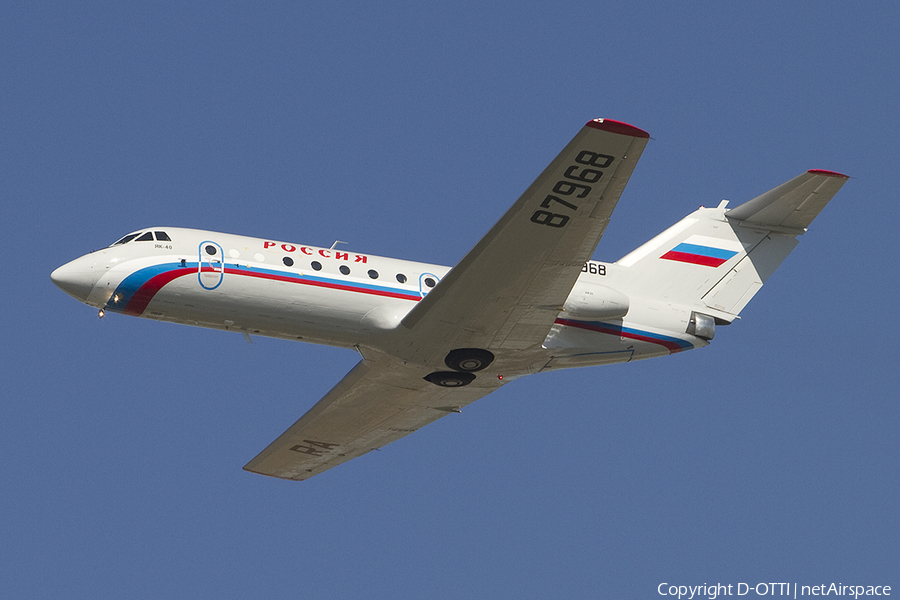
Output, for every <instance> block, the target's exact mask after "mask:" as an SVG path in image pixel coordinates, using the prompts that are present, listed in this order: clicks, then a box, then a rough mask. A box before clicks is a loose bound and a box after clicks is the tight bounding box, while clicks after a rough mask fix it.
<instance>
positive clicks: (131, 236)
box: [112, 233, 140, 246]
mask: <svg viewBox="0 0 900 600" xmlns="http://www.w3.org/2000/svg"><path fill="white" fill-rule="evenodd" d="M139 235H140V233H129V234H128V235H126V236H125V237H123V238H122V239H121V240H119V241H118V242H114V243H113V244H112V245H113V246H118V245H119V244H127V243H128V242H130V241H131V240H133V239H134V238H136V237H137V236H139Z"/></svg>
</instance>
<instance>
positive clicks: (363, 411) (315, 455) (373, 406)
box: [244, 354, 506, 481]
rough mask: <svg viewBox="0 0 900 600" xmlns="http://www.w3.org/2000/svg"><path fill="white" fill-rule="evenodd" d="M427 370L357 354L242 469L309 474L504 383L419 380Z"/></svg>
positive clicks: (286, 476) (494, 380)
mask: <svg viewBox="0 0 900 600" xmlns="http://www.w3.org/2000/svg"><path fill="white" fill-rule="evenodd" d="M427 373H428V369H427V368H425V367H423V366H416V365H411V364H404V363H403V362H402V361H399V360H397V359H393V358H391V357H389V356H386V355H380V354H379V355H373V356H369V357H367V358H366V359H363V360H362V361H361V362H360V363H359V364H357V365H356V366H355V367H354V368H353V369H352V370H351V371H350V372H349V373H347V375H346V376H345V377H344V378H343V379H342V380H341V381H340V382H339V383H338V384H337V385H336V386H334V387H333V388H332V389H331V391H329V392H328V393H327V394H326V395H325V397H323V398H322V399H321V400H319V402H317V403H316V404H315V405H314V406H313V407H312V408H311V409H310V410H309V411H307V413H306V414H305V415H303V416H302V417H300V419H299V420H298V421H297V422H296V423H294V424H293V425H292V426H291V427H290V428H289V429H288V430H287V431H285V432H284V433H283V434H281V435H280V436H279V437H278V438H277V439H276V440H275V441H274V442H272V443H271V444H269V446H268V447H267V448H266V449H265V450H263V451H262V452H260V453H259V455H258V456H256V458H254V459H253V460H251V461H250V462H249V463H247V464H246V465H245V466H244V469H246V470H248V471H252V472H254V473H260V474H262V475H270V476H272V477H280V478H283V479H294V480H298V481H299V480H303V479H308V478H310V477H312V476H313V475H317V474H318V473H321V472H322V471H326V470H328V469H330V468H332V467H335V466H337V465H339V464H341V463H343V462H346V461H348V460H350V459H352V458H356V457H358V456H362V455H363V454H366V453H367V452H369V451H370V450H376V449H378V448H380V447H381V446H384V445H385V444H389V443H390V442H393V441H395V440H398V439H400V438H402V437H404V436H406V435H409V434H410V433H412V432H414V431H416V430H417V429H419V428H421V427H424V426H425V425H428V424H429V423H431V422H433V421H436V420H438V419H440V418H441V417H444V416H446V415H448V414H450V413H452V412H458V411H459V409H460V408H462V407H463V406H466V405H467V404H470V403H471V402H474V401H475V400H478V399H479V398H481V397H482V396H485V395H487V394H489V393H491V392H492V391H494V390H495V389H497V388H499V387H500V386H501V385H503V384H504V383H506V382H505V381H500V380H498V379H497V378H493V377H491V378H478V380H476V381H474V382H473V383H471V384H470V385H467V386H465V387H457V388H445V387H439V386H436V385H434V384H433V383H429V382H428V381H425V380H424V379H423V377H424V376H425V375H426V374H427Z"/></svg>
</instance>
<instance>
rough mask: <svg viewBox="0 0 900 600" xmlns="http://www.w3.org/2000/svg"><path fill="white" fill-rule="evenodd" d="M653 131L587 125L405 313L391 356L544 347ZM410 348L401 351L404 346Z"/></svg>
mask: <svg viewBox="0 0 900 600" xmlns="http://www.w3.org/2000/svg"><path fill="white" fill-rule="evenodd" d="M649 137H650V136H649V134H648V133H646V132H645V131H642V130H640V129H638V128H636V127H633V126H631V125H628V124H625V123H620V122H618V121H612V120H609V119H606V120H604V119H596V120H593V121H590V122H588V123H587V124H586V125H585V126H584V127H583V128H582V129H581V131H580V132H579V133H578V135H576V136H575V138H574V139H573V140H572V141H571V142H570V143H569V144H568V145H567V146H566V147H565V149H564V150H563V151H562V152H561V153H560V154H559V156H557V157H556V159H555V160H554V161H553V162H552V163H550V166H548V167H547V168H546V169H545V170H544V172H543V173H541V175H540V176H539V177H538V178H537V180H536V181H535V182H534V183H532V184H531V186H530V187H529V188H528V189H527V190H526V191H525V193H524V194H522V196H521V197H520V198H519V199H518V200H517V201H516V203H515V204H513V206H512V208H510V209H509V210H508V211H507V212H506V214H504V215H503V217H502V218H501V219H500V221H498V222H497V224H496V225H494V226H493V227H492V228H491V229H490V231H488V232H487V234H486V235H485V236H484V237H483V238H482V239H481V241H479V242H478V243H477V244H476V245H475V247H474V248H472V250H471V251H469V253H468V254H466V256H465V257H464V258H463V259H462V260H461V261H460V262H459V264H457V265H456V266H455V267H453V269H452V270H451V271H450V272H449V273H447V275H446V276H445V277H444V278H443V279H442V280H441V281H440V282H439V283H438V285H437V286H435V288H434V289H433V290H431V292H429V293H428V295H427V296H425V298H424V299H423V300H422V301H421V302H419V304H418V305H416V306H415V307H414V308H413V309H412V310H411V311H410V312H409V314H408V315H406V317H405V318H404V319H403V321H402V325H403V327H405V328H406V329H408V330H409V335H405V336H398V347H395V348H392V349H391V350H392V353H396V354H398V355H399V356H403V357H405V358H409V359H413V358H414V359H415V360H416V361H427V362H431V363H432V364H436V363H439V362H440V361H442V360H443V358H444V355H445V354H446V352H447V350H448V349H452V348H460V347H471V348H489V349H492V350H496V349H502V350H518V349H526V348H533V347H535V346H539V345H540V344H541V343H542V342H543V341H544V339H545V338H546V336H547V333H548V332H549V331H550V328H551V326H552V325H553V322H554V321H555V320H556V317H557V315H558V313H559V311H560V309H561V308H562V306H563V304H564V303H565V301H566V298H567V297H568V296H569V293H570V292H571V290H572V287H573V286H574V285H575V281H576V280H577V278H578V275H579V274H580V273H581V270H582V267H583V266H584V263H585V262H586V261H587V260H588V259H589V258H590V257H591V254H593V252H594V249H595V248H596V247H597V243H598V242H599V241H600V236H602V235H603V231H604V230H605V229H606V225H607V223H609V218H610V215H611V214H612V211H613V209H614V208H615V206H616V203H617V202H618V200H619V196H620V195H621V194H622V190H623V189H624V188H625V184H626V183H628V179H629V177H630V176H631V173H632V171H633V170H634V167H635V165H636V164H637V161H638V158H640V156H641V152H642V151H643V150H644V147H645V146H646V145H647V141H648V139H649ZM401 346H402V347H401Z"/></svg>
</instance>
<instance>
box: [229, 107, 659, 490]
mask: <svg viewBox="0 0 900 600" xmlns="http://www.w3.org/2000/svg"><path fill="white" fill-rule="evenodd" d="M648 138H649V135H648V134H647V133H646V132H644V131H642V130H640V129H637V128H636V127H632V126H631V125H627V124H625V123H620V122H617V121H611V120H602V119H597V120H594V121H590V122H589V123H587V125H585V126H584V127H583V128H582V130H581V131H580V132H579V133H578V135H576V136H575V138H574V139H573V140H572V141H571V142H570V143H569V144H568V145H567V146H566V148H565V149H564V150H563V151H562V153H560V155H559V156H557V157H556V159H555V160H554V161H553V162H552V163H551V164H550V166H549V167H547V168H546V169H545V170H544V172H543V173H542V174H541V175H540V177H538V178H537V180H536V181H535V182H534V183H533V184H531V186H530V187H529V188H528V189H527V190H526V191H525V193H524V194H523V195H522V196H521V197H520V198H519V199H518V200H517V201H516V203H515V204H514V205H513V206H512V208H510V209H509V210H508V211H507V212H506V214H505V215H503V217H502V218H501V219H500V221H499V222H498V223H497V224H496V225H494V227H493V228H491V230H490V231H488V233H487V234H486V235H485V236H484V237H483V238H482V239H481V241H480V242H478V244H476V245H475V247H474V248H473V249H472V250H471V251H470V252H469V253H468V254H467V255H466V256H465V257H464V258H463V259H462V260H461V261H460V263H459V264H458V265H457V266H456V267H454V268H453V269H452V270H451V271H450V272H449V273H448V274H447V275H446V276H445V277H444V278H443V279H442V280H441V281H440V282H439V283H438V285H437V286H435V288H434V289H433V290H432V291H431V292H429V293H428V295H427V296H426V297H425V298H424V299H423V300H422V301H421V302H419V304H418V305H416V306H415V307H414V308H413V309H412V311H410V313H409V314H408V315H407V316H406V317H405V318H404V319H403V321H402V326H401V327H399V328H398V329H397V330H396V331H395V332H394V335H391V336H390V337H389V338H388V341H386V342H385V343H384V344H381V343H380V344H379V345H380V348H379V349H380V350H381V351H382V352H378V353H372V354H371V356H370V355H368V354H365V355H364V356H365V358H364V359H363V361H362V362H360V363H359V364H358V365H357V366H356V367H355V368H354V369H353V370H352V371H350V373H348V374H347V375H346V376H345V377H344V379H343V380H341V381H340V382H339V383H338V384H337V385H336V386H335V387H334V388H333V389H332V390H331V391H330V392H328V394H326V395H325V397H324V398H322V399H321V400H320V401H319V402H318V403H317V404H316V405H315V406H313V407H312V408H311V409H310V410H309V411H308V412H307V413H306V414H305V415H303V416H302V417H301V418H300V420H298V421H297V422H296V423H294V425H293V426H291V427H290V428H289V429H288V430H287V431H285V432H284V433H283V434H282V435H281V436H280V437H278V439H276V440H275V441H274V442H272V443H271V444H270V445H269V446H268V447H267V448H266V449H265V450H263V451H262V452H261V453H260V454H259V455H258V456H257V457H256V458H254V459H253V460H251V461H250V462H249V463H248V464H247V465H246V466H245V467H244V468H245V469H247V470H249V471H253V472H256V473H261V474H264V475H271V476H274V477H282V478H286V479H306V478H308V477H312V476H313V475H315V474H317V473H321V472H322V471H325V470H327V469H330V468H331V467H334V466H336V465H338V464H340V463H342V462H345V461H348V460H350V459H352V458H355V457H357V456H361V455H363V454H365V453H367V452H369V451H370V450H374V449H376V448H379V447H381V446H383V445H385V444H388V443H390V442H392V441H394V440H397V439H399V438H401V437H403V436H405V435H408V434H410V433H412V432H413V431H415V430H417V429H419V428H421V427H423V426H425V425H427V424H428V423H431V422H433V421H436V420H437V419H439V418H441V417H442V416H445V415H447V414H448V413H450V412H453V411H455V410H458V409H459V408H460V407H462V406H465V405H467V404H469V403H471V402H474V401H475V400H477V399H478V398H481V397H482V396H485V395H487V394H489V393H491V392H492V391H494V390H495V389H497V388H499V387H500V386H501V385H503V384H504V383H506V382H508V381H509V380H510V378H509V377H506V378H500V377H495V376H493V374H492V375H490V376H478V377H475V378H474V381H472V382H471V383H469V384H468V385H462V386H459V387H442V386H440V385H435V384H434V383H431V382H429V381H426V380H425V379H424V377H425V376H426V375H429V373H430V371H433V370H434V367H435V366H438V367H440V366H441V365H442V364H443V360H444V357H445V355H446V354H447V351H448V350H450V349H454V348H460V347H473V348H490V349H491V350H498V349H500V350H511V351H514V350H518V349H525V348H532V347H535V346H538V347H539V346H540V344H541V343H542V342H543V341H544V339H545V338H546V336H547V333H548V332H549V331H550V328H551V326H552V325H553V322H554V321H555V320H556V317H557V315H558V313H559V311H560V309H561V308H562V306H563V304H564V303H565V300H566V298H567V297H568V295H569V293H570V292H571V290H572V287H573V286H574V285H575V281H576V280H577V278H578V275H579V273H580V272H581V269H582V266H583V265H584V263H585V262H586V261H587V260H588V259H589V258H590V256H591V254H592V253H593V252H594V249H595V248H596V246H597V242H599V241H600V236H601V235H602V234H603V231H604V230H605V229H606V225H607V223H608V222H609V218H610V215H611V214H612V211H613V209H614V208H615V206H616V203H617V202H618V200H619V196H620V195H621V194H622V190H623V189H624V187H625V184H626V183H627V182H628V178H629V177H630V176H631V173H632V171H633V170H634V166H635V164H636V163H637V160H638V158H639V157H640V155H641V152H642V151H643V149H644V147H645V146H646V144H647V140H648ZM385 351H386V352H385ZM506 360H507V357H502V358H501V357H498V361H497V363H494V364H495V366H497V365H498V364H503V363H504V362H505V361H506ZM506 364H507V365H509V364H510V363H508V362H506ZM509 375H513V376H514V375H515V373H510V374H509Z"/></svg>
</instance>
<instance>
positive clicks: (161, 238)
mask: <svg viewBox="0 0 900 600" xmlns="http://www.w3.org/2000/svg"><path fill="white" fill-rule="evenodd" d="M153 233H155V234H156V241H157V242H171V241H172V238H170V237H169V234H167V233H166V232H165V231H154V232H153Z"/></svg>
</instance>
